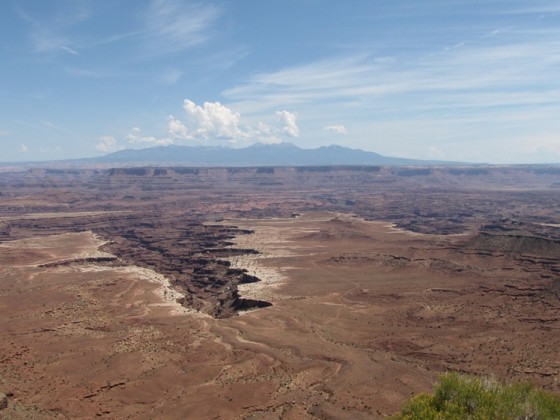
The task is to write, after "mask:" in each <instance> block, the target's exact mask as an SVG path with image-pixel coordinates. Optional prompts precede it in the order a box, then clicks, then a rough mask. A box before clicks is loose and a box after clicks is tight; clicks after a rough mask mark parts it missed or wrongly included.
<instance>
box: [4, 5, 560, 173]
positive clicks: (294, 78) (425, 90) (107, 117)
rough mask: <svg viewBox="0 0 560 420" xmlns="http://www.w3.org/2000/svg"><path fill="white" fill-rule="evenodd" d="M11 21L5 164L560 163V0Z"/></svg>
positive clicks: (19, 17)
mask: <svg viewBox="0 0 560 420" xmlns="http://www.w3.org/2000/svg"><path fill="white" fill-rule="evenodd" d="M0 23H1V24H2V27H3V28H4V32H5V33H6V34H8V33H9V34H10V36H9V37H4V38H3V40H2V41H0V54H1V55H0V57H1V58H2V68H1V69H0V72H1V73H0V74H1V75H2V78H1V81H0V144H1V145H2V155H1V156H0V162H14V163H16V162H32V161H52V160H63V159H78V158H86V157H93V156H101V155H105V154H108V153H110V152H113V151H117V150H121V149H125V148H142V147H151V146H155V145H168V144H175V145H191V146H194V145H229V146H233V147H237V148H239V147H245V146H248V145H250V144H253V143H255V142H264V143H281V142H291V143H294V144H295V145H296V146H298V147H301V148H305V149H310V148H317V147H320V146H328V145H331V144H338V145H341V146H345V147H350V148H354V149H362V150H365V151H371V152H375V153H379V154H381V155H383V156H391V157H401V158H409V159H424V160H443V161H462V162H473V163H482V162H493V163H497V164H531V163H545V164H546V163H558V162H560V119H559V118H558V115H560V94H559V93H560V79H559V78H558V76H557V75H558V70H559V67H560V55H559V53H558V51H560V48H559V47H560V6H559V5H558V3H557V2H554V1H550V0H537V1H534V2H531V3H530V4H529V5H528V3H527V2H524V1H521V0H491V1H486V2H482V1H479V0H473V1H470V2H464V1H441V0H430V1H427V2H422V3H410V2H405V1H402V0H397V1H391V2H389V1H381V2H371V1H366V0H358V1H355V2H352V4H351V5H350V4H348V3H346V4H345V3H340V2H334V1H328V2H324V1H321V2H320V1H318V0H288V1H283V2H278V1H275V2H257V1H245V2H235V3H234V2H228V1H225V0H214V1H205V2H201V1H178V0H143V1H134V2H133V1H132V0H118V1H107V0H100V1H92V0H75V1H69V0H68V1H60V2H56V3H52V2H43V1H39V0H24V1H18V2H14V1H7V2H3V3H2V5H0Z"/></svg>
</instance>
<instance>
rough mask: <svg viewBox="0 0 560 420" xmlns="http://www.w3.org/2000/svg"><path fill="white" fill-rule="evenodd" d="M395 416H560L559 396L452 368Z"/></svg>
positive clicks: (397, 419) (396, 418)
mask: <svg viewBox="0 0 560 420" xmlns="http://www.w3.org/2000/svg"><path fill="white" fill-rule="evenodd" d="M393 419H394V420H413V419H418V420H420V419H441V420H443V419H473V420H475V419H476V420H478V419H480V420H482V419H532V420H537V419H543V420H544V419H560V397H558V396H556V395H553V394H551V393H548V392H546V391H543V390H540V389H537V388H535V387H534V386H533V385H531V384H526V383H520V384H514V385H503V384H501V383H500V382H498V381H496V380H494V379H490V378H479V377H474V376H467V375H461V374H458V373H454V372H450V373H446V374H443V375H442V376H441V377H440V380H439V382H438V384H437V385H436V388H435V390H434V394H433V395H426V394H421V395H417V396H415V397H413V398H412V399H410V400H409V401H408V402H406V403H405V404H404V405H403V407H402V410H401V413H400V414H397V415H396V416H393Z"/></svg>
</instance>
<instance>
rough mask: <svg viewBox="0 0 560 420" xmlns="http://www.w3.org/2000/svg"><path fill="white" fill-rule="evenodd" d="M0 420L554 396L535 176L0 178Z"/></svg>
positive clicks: (559, 292)
mask: <svg viewBox="0 0 560 420" xmlns="http://www.w3.org/2000/svg"><path fill="white" fill-rule="evenodd" d="M0 323H1V327H0V334H1V339H0V393H3V394H5V395H6V401H7V407H6V408H3V409H2V410H1V411H0V417H5V418H11V419H29V418H32V419H51V418H61V419H63V418H96V417H100V418H118V419H126V418H146V419H152V418H228V419H229V418H239V419H259V418H262V419H265V418H266V419H275V418H277V419H280V418H283V419H330V418H341V419H345V418H346V419H360V418H363V419H366V418H367V419H370V418H384V417H387V416H390V415H392V414H394V413H396V412H397V411H398V410H399V408H400V406H401V404H402V403H403V402H404V401H405V400H407V399H408V398H409V397H411V396H412V395H415V394H418V393H420V392H428V391H430V390H431V388H432V385H433V383H434V382H435V381H436V380H437V378H438V376H439V375H440V374H441V373H443V372H446V371H449V370H451V371H458V372H464V373H469V374H474V375H488V376H494V377H496V378H498V379H501V380H504V381H510V382H511V381H513V382H515V381H530V382H532V383H535V384H537V385H538V386H540V387H543V388H545V389H547V390H549V391H552V392H554V393H559V392H560V383H559V382H558V378H559V373H560V357H559V356H558V351H557V349H558V347H559V345H560V335H559V334H558V330H559V329H560V169H559V168H558V167H557V166H544V165H540V166H537V165H536V166H488V165H487V166H484V165H478V166H453V167H447V166H436V167H434V166H432V167H390V166H307V167H247V168H190V167H172V166H168V167H111V168H106V167H99V168H91V167H90V168H66V167H56V168H44V167H43V168H40V167H39V168H23V169H21V168H16V167H13V168H4V169H3V171H2V172H0Z"/></svg>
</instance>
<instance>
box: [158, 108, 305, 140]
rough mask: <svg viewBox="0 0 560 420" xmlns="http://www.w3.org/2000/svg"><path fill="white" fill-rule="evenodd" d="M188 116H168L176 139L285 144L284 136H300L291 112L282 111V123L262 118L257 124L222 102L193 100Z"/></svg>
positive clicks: (168, 125) (187, 110) (280, 116)
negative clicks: (270, 122)
mask: <svg viewBox="0 0 560 420" xmlns="http://www.w3.org/2000/svg"><path fill="white" fill-rule="evenodd" d="M183 109H184V111H185V119H184V121H181V120H180V119H178V118H176V117H175V116H173V115H170V116H169V117H168V118H167V129H168V132H169V135H170V138H171V139H173V140H187V141H193V140H195V141H208V140H225V141H228V142H230V143H237V142H252V141H260V142H262V143H281V142H282V137H285V136H287V137H297V136H298V135H299V128H298V126H297V124H296V116H295V114H294V113H292V112H289V111H278V112H276V116H277V117H278V119H279V121H278V124H277V125H276V124H275V125H273V124H267V123H265V122H262V121H259V122H258V123H256V124H255V125H248V124H244V123H243V122H242V118H241V114H240V113H239V112H235V111H234V110H232V109H231V108H229V107H227V106H225V105H223V104H221V103H220V102H204V103H203V104H202V105H197V104H195V103H194V102H193V101H191V100H189V99H185V101H184V103H183Z"/></svg>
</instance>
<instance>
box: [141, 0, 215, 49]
mask: <svg viewBox="0 0 560 420" xmlns="http://www.w3.org/2000/svg"><path fill="white" fill-rule="evenodd" d="M220 15H221V9H220V8H218V7H217V6H215V5H213V4H209V3H197V2H192V1H191V2H184V1H176V0H152V2H151V5H150V7H149V9H148V11H147V13H146V31H145V33H144V36H145V38H146V40H147V41H148V43H149V46H150V48H151V52H152V53H153V54H162V53H163V54H165V53H174V52H179V51H183V50H185V49H188V48H191V47H193V46H195V45H198V44H201V43H203V42H205V41H206V40H207V39H208V37H209V31H210V30H211V28H212V27H213V26H214V24H215V23H216V21H217V19H218V18H219V17H220Z"/></svg>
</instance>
